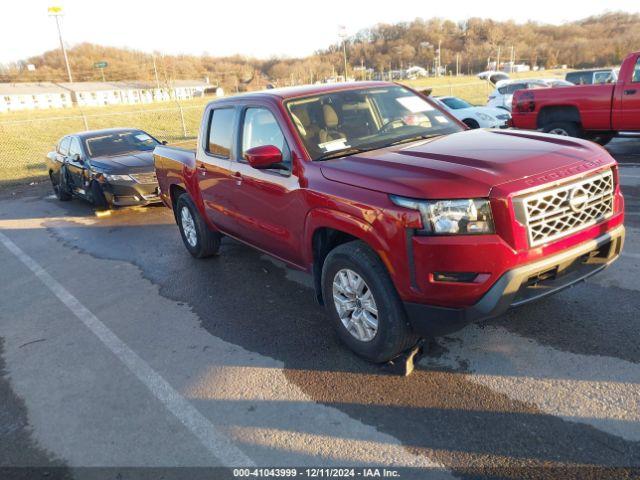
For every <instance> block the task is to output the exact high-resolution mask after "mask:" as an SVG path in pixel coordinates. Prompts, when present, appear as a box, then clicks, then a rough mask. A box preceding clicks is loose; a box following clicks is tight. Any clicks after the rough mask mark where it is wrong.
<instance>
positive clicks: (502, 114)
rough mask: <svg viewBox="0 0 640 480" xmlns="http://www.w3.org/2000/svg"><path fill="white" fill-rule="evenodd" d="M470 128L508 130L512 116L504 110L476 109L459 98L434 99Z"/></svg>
mask: <svg viewBox="0 0 640 480" xmlns="http://www.w3.org/2000/svg"><path fill="white" fill-rule="evenodd" d="M432 98H434V99H435V101H436V102H438V104H439V105H441V106H442V107H443V108H444V109H446V110H447V111H448V112H449V113H451V115H453V116H454V117H456V118H457V119H458V120H460V121H461V122H463V123H464V124H465V125H467V126H468V127H469V128H506V127H507V122H508V121H509V119H510V118H511V114H510V113H509V112H507V111H505V110H503V109H499V108H490V107H476V106H474V105H471V104H470V103H468V102H465V101H464V100H462V99H461V98H458V97H432Z"/></svg>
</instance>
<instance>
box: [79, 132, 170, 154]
mask: <svg viewBox="0 0 640 480" xmlns="http://www.w3.org/2000/svg"><path fill="white" fill-rule="evenodd" d="M84 142H85V146H86V149H87V153H88V155H89V156H90V157H109V156H114V155H124V154H125V153H132V152H148V151H151V150H153V149H154V148H155V147H156V145H158V143H159V142H158V141H157V140H156V139H155V138H153V137H152V136H151V135H149V134H148V133H146V132H143V131H142V130H123V131H118V132H113V133H105V134H102V135H96V136H95V137H90V138H86V139H85V141H84Z"/></svg>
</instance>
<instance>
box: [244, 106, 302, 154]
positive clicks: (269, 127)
mask: <svg viewBox="0 0 640 480" xmlns="http://www.w3.org/2000/svg"><path fill="white" fill-rule="evenodd" d="M263 145H273V146H276V147H278V148H279V149H280V151H281V152H282V162H283V163H285V164H286V165H291V152H290V150H289V147H288V145H287V142H286V140H285V139H284V135H283V134H282V130H281V129H280V125H278V121H277V120H276V118H275V117H274V116H273V114H272V113H271V112H270V111H269V110H267V109H266V108H257V107H256V108H247V110H246V111H245V114H244V122H243V124H242V157H243V158H244V154H245V152H246V151H247V150H249V149H250V148H254V147H261V146H263Z"/></svg>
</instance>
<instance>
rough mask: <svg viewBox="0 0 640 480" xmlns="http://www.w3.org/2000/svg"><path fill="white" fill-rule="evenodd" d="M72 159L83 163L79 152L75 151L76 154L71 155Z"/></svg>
mask: <svg viewBox="0 0 640 480" xmlns="http://www.w3.org/2000/svg"><path fill="white" fill-rule="evenodd" d="M73 161H74V162H78V163H80V164H84V160H83V159H82V157H80V154H79V153H76V154H75V155H74V156H73Z"/></svg>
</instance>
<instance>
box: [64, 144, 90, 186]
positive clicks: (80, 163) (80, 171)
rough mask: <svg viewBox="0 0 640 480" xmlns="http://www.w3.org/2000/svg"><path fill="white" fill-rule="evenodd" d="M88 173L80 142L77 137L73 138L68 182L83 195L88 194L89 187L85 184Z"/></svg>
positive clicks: (68, 160) (69, 158)
mask: <svg viewBox="0 0 640 480" xmlns="http://www.w3.org/2000/svg"><path fill="white" fill-rule="evenodd" d="M86 171H87V169H86V165H85V160H84V158H83V154H82V149H81V148H80V141H79V140H78V138H77V137H71V144H70V145H69V154H68V155H67V181H68V182H69V185H71V187H72V188H73V189H74V190H75V191H76V192H77V193H79V194H81V195H86V194H87V188H88V186H87V185H86V182H85V177H86V175H85V173H86Z"/></svg>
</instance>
